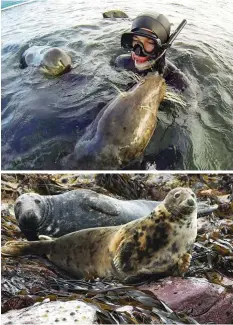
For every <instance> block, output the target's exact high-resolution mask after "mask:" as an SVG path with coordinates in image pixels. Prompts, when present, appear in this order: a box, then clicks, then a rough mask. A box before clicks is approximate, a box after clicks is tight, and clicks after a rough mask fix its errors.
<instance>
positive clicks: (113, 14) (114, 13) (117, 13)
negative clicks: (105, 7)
mask: <svg viewBox="0 0 233 325" xmlns="http://www.w3.org/2000/svg"><path fill="white" fill-rule="evenodd" d="M103 17H104V18H129V17H128V15H127V14H126V13H125V12H123V11H121V10H109V11H105V12H104V13H103Z"/></svg>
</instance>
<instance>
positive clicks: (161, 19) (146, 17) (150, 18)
mask: <svg viewBox="0 0 233 325" xmlns="http://www.w3.org/2000/svg"><path fill="white" fill-rule="evenodd" d="M170 27H171V24H170V23H169V21H168V19H167V18H166V17H165V16H164V15H163V14H159V13H157V12H155V13H153V14H147V13H146V14H141V15H139V16H137V17H136V18H135V19H134V21H133V24H132V28H131V32H126V33H123V34H122V36H121V46H122V47H126V48H131V47H132V40H133V36H134V35H139V36H145V37H148V38H150V39H156V38H159V39H160V41H161V43H162V44H164V43H166V41H167V40H168V38H169V36H170V29H171V28H170ZM142 28H146V29H149V30H151V31H152V33H151V32H149V31H146V30H143V29H142Z"/></svg>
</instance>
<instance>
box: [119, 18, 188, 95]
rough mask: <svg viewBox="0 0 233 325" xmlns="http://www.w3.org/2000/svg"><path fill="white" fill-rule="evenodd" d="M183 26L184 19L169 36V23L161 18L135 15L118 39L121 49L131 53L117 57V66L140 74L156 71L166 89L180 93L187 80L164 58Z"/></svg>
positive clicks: (186, 84)
mask: <svg viewBox="0 0 233 325" xmlns="http://www.w3.org/2000/svg"><path fill="white" fill-rule="evenodd" d="M185 24H186V20H183V21H182V22H181V24H180V25H179V26H178V28H177V29H176V30H175V32H174V33H173V34H172V35H170V25H171V24H170V23H169V21H168V19H167V18H166V17H165V16H164V15H162V14H159V13H153V14H141V15H139V16H137V17H136V18H135V19H134V21H133V24H132V28H131V31H130V32H125V33H123V34H122V36H121V46H122V47H124V48H126V49H130V50H131V53H128V54H122V55H120V56H118V57H117V58H116V61H115V64H116V66H117V67H119V68H123V69H127V70H131V71H133V72H135V73H138V74H140V75H146V74H147V73H148V72H151V71H157V72H158V73H159V74H162V75H163V77H164V79H165V80H166V83H167V84H168V85H169V86H171V87H173V88H175V89H177V90H179V91H183V90H184V89H185V88H186V87H187V86H188V85H189V81H188V79H187V77H186V76H185V75H184V74H183V73H182V72H181V71H180V70H179V69H178V68H177V67H176V66H175V65H174V64H172V63H171V62H169V61H168V60H167V59H166V58H165V56H166V51H167V49H168V48H169V47H170V46H171V44H172V42H173V41H174V39H175V38H176V36H177V35H178V33H179V32H180V31H181V29H182V28H183V27H184V26H185Z"/></svg>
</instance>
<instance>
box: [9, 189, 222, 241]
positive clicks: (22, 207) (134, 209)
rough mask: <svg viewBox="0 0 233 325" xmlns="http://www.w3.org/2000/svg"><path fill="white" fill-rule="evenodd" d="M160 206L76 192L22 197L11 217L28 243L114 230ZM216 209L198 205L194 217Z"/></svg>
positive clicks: (25, 195)
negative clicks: (98, 229) (83, 231)
mask: <svg viewBox="0 0 233 325" xmlns="http://www.w3.org/2000/svg"><path fill="white" fill-rule="evenodd" d="M160 203H161V202H159V201H151V200H119V199H115V198H113V197H110V196H107V195H103V194H99V193H96V192H94V191H92V190H86V189H80V190H73V191H70V192H66V193H63V194H59V195H47V196H41V195H39V194H36V193H25V194H22V195H20V196H19V197H18V199H17V200H16V201H15V205H14V210H15V217H16V219H17V221H18V223H19V227H20V229H21V230H22V232H23V233H24V234H25V236H26V238H27V239H28V240H37V239H38V236H39V235H47V236H52V237H60V236H62V235H66V234H68V233H70V232H74V231H77V230H81V229H86V228H95V227H106V226H107V227H108V226H118V225H122V224H125V223H127V222H130V221H132V220H135V219H138V218H141V217H144V216H145V215H148V214H149V213H150V212H151V211H152V210H153V209H154V208H155V207H156V206H157V205H159V204H160ZM217 208H218V206H217V205H214V206H209V205H208V204H207V203H206V202H198V214H205V213H211V212H212V211H214V210H216V209H217Z"/></svg>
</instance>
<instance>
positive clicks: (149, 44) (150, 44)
mask: <svg viewBox="0 0 233 325" xmlns="http://www.w3.org/2000/svg"><path fill="white" fill-rule="evenodd" d="M140 43H141V44H143V47H144V49H145V51H146V52H148V53H151V52H152V51H153V50H154V48H155V42H154V41H153V40H152V39H149V38H147V37H144V36H138V35H134V37H133V42H132V46H133V47H134V46H135V45H136V44H140Z"/></svg>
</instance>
